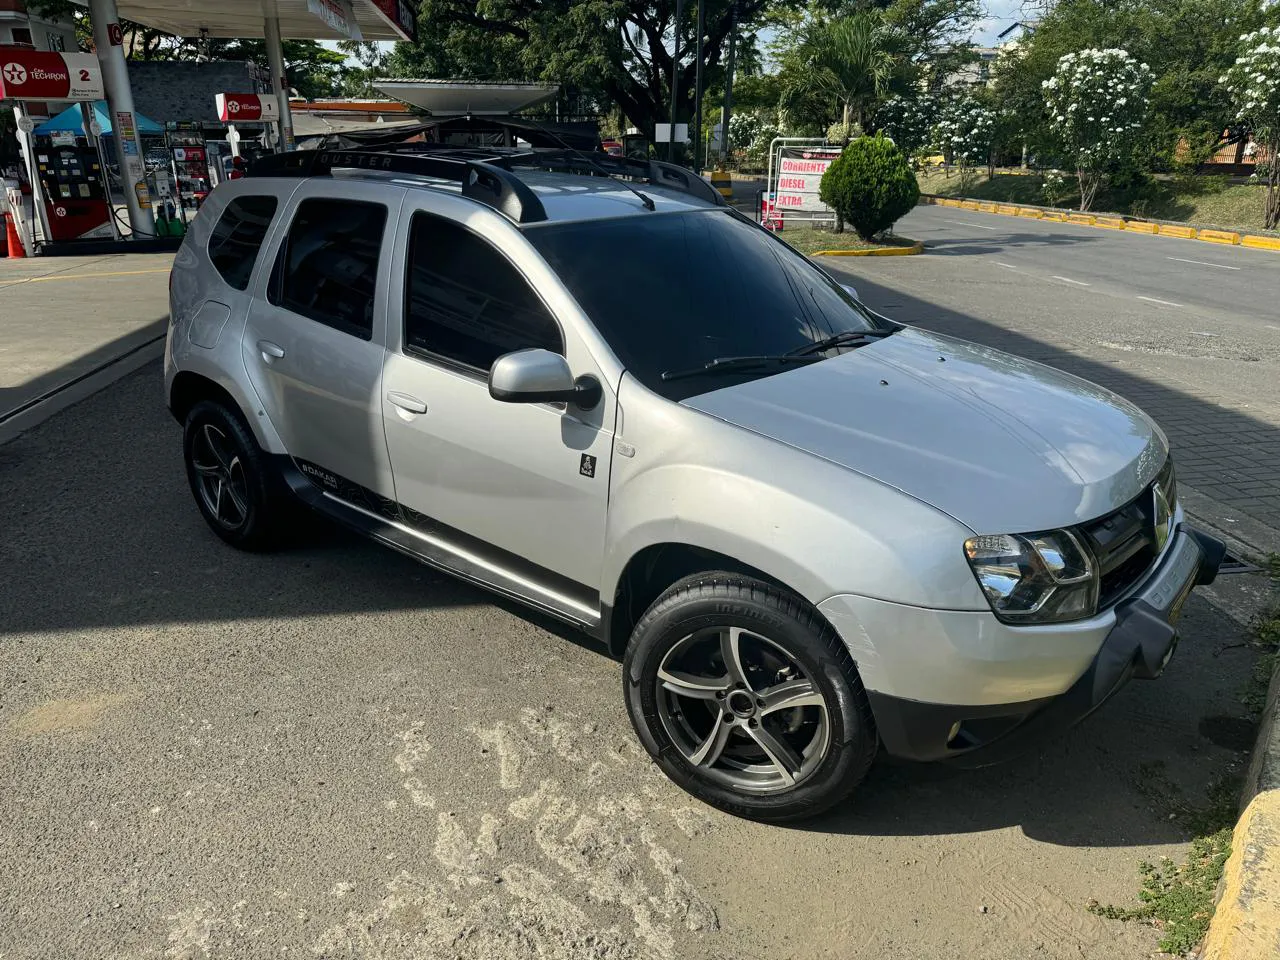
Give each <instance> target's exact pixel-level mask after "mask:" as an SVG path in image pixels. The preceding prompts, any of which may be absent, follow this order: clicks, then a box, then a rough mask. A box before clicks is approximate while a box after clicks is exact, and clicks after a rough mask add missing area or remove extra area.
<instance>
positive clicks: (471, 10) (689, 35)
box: [387, 0, 791, 134]
mask: <svg viewBox="0 0 1280 960" xmlns="http://www.w3.org/2000/svg"><path fill="white" fill-rule="evenodd" d="M734 2H735V0H706V7H705V21H704V26H705V34H704V44H703V58H702V59H703V82H704V85H705V88H706V89H707V90H713V89H718V88H719V86H720V85H721V83H722V80H723V74H724V69H723V63H724V58H725V56H726V55H727V52H728V44H727V39H728V35H729V28H730V23H731V16H730V14H731V8H732V6H733V4H734ZM790 2H791V0H736V4H737V16H738V23H739V28H740V35H739V46H738V57H739V62H740V63H744V65H750V64H751V62H752V59H753V57H752V48H753V46H754V36H755V31H756V29H758V28H759V27H760V26H761V25H763V23H764V22H765V19H766V17H767V16H769V15H772V11H773V10H774V9H776V8H778V7H781V6H786V5H787V4H788V3H790ZM696 12H697V9H696V4H695V3H693V2H692V0H691V2H688V3H685V4H684V10H683V15H682V17H681V19H680V21H679V22H678V23H677V22H676V16H675V14H676V0H493V2H487V3H483V4H477V3H472V2H468V0H421V5H420V9H419V16H418V24H419V31H418V32H419V39H418V42H417V43H416V44H398V45H397V47H396V50H395V51H394V53H393V54H392V55H391V57H390V58H389V60H388V63H387V68H388V70H389V72H390V73H391V74H392V75H394V76H418V77H451V78H458V79H471V80H526V81H540V82H546V83H556V84H560V85H561V86H562V87H566V88H569V89H572V90H574V91H576V92H577V93H578V94H579V95H580V96H582V97H583V98H585V99H586V100H589V101H594V102H595V103H596V104H598V105H600V106H612V105H617V106H618V107H619V108H621V110H622V112H623V114H624V115H625V116H626V118H627V119H628V120H629V121H630V122H631V123H632V124H633V125H635V126H636V127H637V128H639V129H640V130H641V131H644V132H646V133H649V134H652V132H653V128H654V124H656V123H660V122H665V121H666V120H668V119H669V117H670V111H671V96H670V83H671V67H672V63H673V56H672V54H673V48H674V40H675V37H676V36H677V35H679V37H680V47H681V67H680V70H679V71H678V74H679V76H678V80H677V83H678V86H679V97H678V103H677V104H676V107H677V119H678V120H680V121H687V120H689V119H690V118H691V117H692V114H693V99H694V77H695V72H696V64H695V62H694V61H695V57H694V55H693V51H694V42H695V33H696V22H697V19H696ZM735 99H736V97H735Z"/></svg>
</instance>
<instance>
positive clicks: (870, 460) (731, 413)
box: [683, 328, 1168, 533]
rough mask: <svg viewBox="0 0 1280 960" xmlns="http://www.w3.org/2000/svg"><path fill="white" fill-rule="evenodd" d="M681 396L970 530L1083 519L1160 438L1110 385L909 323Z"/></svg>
mask: <svg viewBox="0 0 1280 960" xmlns="http://www.w3.org/2000/svg"><path fill="white" fill-rule="evenodd" d="M683 402H684V404H685V405H686V406H688V407H692V408H694V409H696V410H700V411H702V412H703V413H706V414H709V415H711V416H713V417H717V418H719V419H721V420H724V421H726V422H728V423H732V424H735V425H737V426H739V427H742V428H744V429H747V430H751V431H753V432H755V433H758V434H761V435H764V436H767V437H771V438H773V439H775V440H778V441H780V442H782V443H786V444H789V445H791V446H793V447H797V448H799V449H801V450H805V451H807V452H809V453H811V454H813V455H814V456H818V457H822V458H823V459H825V460H829V461H832V462H834V463H838V464H840V465H842V466H844V467H847V468H849V469H850V470H856V471H857V472H859V473H861V474H865V475H866V476H870V477H874V478H875V479H877V480H879V481H880V482H882V483H886V484H889V485H890V486H893V487H896V488H898V489H900V490H902V491H903V492H904V493H907V494H909V495H911V496H913V497H916V498H917V499H920V500H923V501H925V502H926V503H929V504H932V505H933V506H935V507H937V508H938V509H939V510H942V511H945V512H946V513H948V514H950V515H951V516H952V517H954V518H955V519H957V520H959V521H960V522H961V523H963V524H965V525H966V526H968V527H969V528H971V529H972V530H974V531H975V532H978V533H1024V532H1033V531H1038V530H1046V529H1051V528H1055V527H1062V526H1069V525H1071V524H1074V523H1078V522H1080V521H1083V520H1091V519H1093V518H1095V517H1098V516H1101V515H1103V514H1106V513H1108V512H1110V511H1111V510H1113V509H1115V508H1116V507H1119V506H1121V505H1123V504H1124V503H1127V502H1128V501H1129V500H1132V499H1133V498H1134V497H1136V496H1137V495H1138V494H1139V493H1140V492H1141V491H1142V490H1143V488H1144V487H1145V486H1146V485H1147V484H1148V483H1150V482H1151V480H1152V479H1154V477H1155V475H1156V474H1157V473H1158V472H1159V470H1160V467H1161V466H1162V465H1163V463H1164V460H1165V456H1166V454H1167V451H1168V445H1167V443H1166V441H1165V438H1164V435H1163V434H1162V433H1161V432H1160V429H1159V428H1158V427H1157V426H1156V425H1155V424H1154V423H1153V422H1152V421H1151V420H1150V419H1149V418H1148V417H1147V416H1146V415H1145V414H1144V413H1142V411H1141V410H1139V409H1138V408H1137V407H1135V406H1133V405H1132V404H1131V403H1129V402H1127V401H1125V400H1123V399H1121V398H1120V397H1118V396H1116V395H1115V394H1113V393H1111V392H1109V391H1107V390H1104V389H1102V388H1101V387H1098V386H1095V385H1094V384H1091V383H1088V382H1087V381H1084V380H1080V379H1078V378H1076V377H1073V376H1070V375H1068V374H1064V373H1061V372H1059V371H1057V370H1054V369H1052V368H1050V367H1046V366H1044V365H1042V364H1039V363H1035V362H1033V361H1031V360H1023V359H1021V358H1019V357H1014V356H1011V355H1009V354H1006V353H1002V352H1000V351H999V350H992V349H989V348H987V347H983V346H980V345H978V344H973V343H966V342H964V341H962V340H955V339H952V338H950V337H944V336H939V335H937V334H931V333H926V332H924V331H920V330H915V329H911V328H907V329H903V330H902V331H900V332H899V333H897V334H895V335H893V336H891V337H886V338H885V339H883V340H878V341H874V342H872V343H870V344H868V345H867V346H864V347H861V348H859V349H857V350H853V351H850V352H848V353H845V354H844V355H842V356H840V357H836V358H832V359H829V360H824V361H821V362H819V363H814V364H810V365H807V366H804V367H799V368H797V369H794V370H789V371H786V372H784V373H780V374H777V375H774V376H770V377H763V378H760V379H757V380H751V381H748V382H746V383H742V384H738V385H736V386H732V387H726V388H724V389H720V390H715V391H712V392H710V393H706V394H702V395H700V396H695V397H690V398H689V399H686V400H685V401H683Z"/></svg>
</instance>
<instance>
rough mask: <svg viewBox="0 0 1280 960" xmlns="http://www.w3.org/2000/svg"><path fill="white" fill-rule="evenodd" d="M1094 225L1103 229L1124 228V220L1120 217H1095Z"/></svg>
mask: <svg viewBox="0 0 1280 960" xmlns="http://www.w3.org/2000/svg"><path fill="white" fill-rule="evenodd" d="M1093 225H1094V226H1095V227H1101V228H1102V229H1103V230H1123V229H1124V221H1123V220H1121V219H1120V218H1119V217H1094V218H1093Z"/></svg>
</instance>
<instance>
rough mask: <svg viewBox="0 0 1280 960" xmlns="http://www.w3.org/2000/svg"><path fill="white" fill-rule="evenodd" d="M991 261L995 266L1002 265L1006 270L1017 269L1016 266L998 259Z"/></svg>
mask: <svg viewBox="0 0 1280 960" xmlns="http://www.w3.org/2000/svg"><path fill="white" fill-rule="evenodd" d="M992 262H993V263H994V264H995V265H996V266H997V267H1004V268H1005V269H1007V270H1017V269H1018V268H1017V267H1015V266H1014V265H1013V264H1012V263H1001V262H1000V261H999V260H993V261H992Z"/></svg>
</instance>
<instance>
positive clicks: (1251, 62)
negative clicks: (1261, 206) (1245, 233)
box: [1218, 27, 1280, 230]
mask: <svg viewBox="0 0 1280 960" xmlns="http://www.w3.org/2000/svg"><path fill="white" fill-rule="evenodd" d="M1240 45H1241V48H1242V53H1241V55H1240V56H1239V57H1237V58H1236V62H1235V63H1234V64H1233V65H1232V66H1231V67H1230V69H1228V70H1227V72H1226V73H1225V74H1224V75H1223V76H1221V77H1219V78H1218V82H1219V83H1221V84H1223V85H1224V86H1225V87H1226V88H1227V91H1228V93H1230V94H1231V99H1232V101H1233V102H1234V104H1235V107H1236V118H1237V119H1238V120H1240V121H1241V122H1242V123H1243V124H1244V125H1245V126H1246V127H1247V128H1248V129H1249V130H1250V131H1252V133H1253V138H1254V141H1255V142H1256V143H1257V144H1258V145H1259V146H1260V147H1262V148H1263V153H1264V155H1265V157H1264V159H1262V160H1261V162H1259V163H1258V165H1257V171H1258V175H1259V180H1265V181H1266V184H1267V198H1266V217H1265V220H1264V223H1265V226H1266V228H1267V229H1268V230H1274V229H1276V226H1277V222H1278V221H1280V190H1277V187H1278V186H1280V164H1277V163H1276V162H1275V159H1276V156H1277V153H1278V152H1280V27H1263V28H1262V29H1261V30H1257V31H1254V32H1253V33H1246V34H1245V35H1244V36H1242V37H1241V38H1240Z"/></svg>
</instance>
